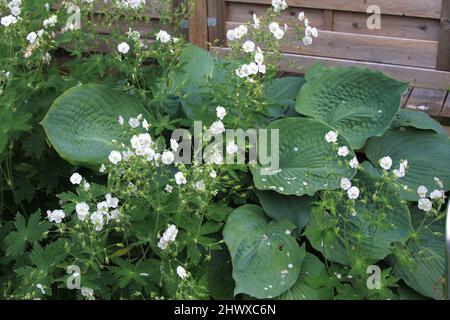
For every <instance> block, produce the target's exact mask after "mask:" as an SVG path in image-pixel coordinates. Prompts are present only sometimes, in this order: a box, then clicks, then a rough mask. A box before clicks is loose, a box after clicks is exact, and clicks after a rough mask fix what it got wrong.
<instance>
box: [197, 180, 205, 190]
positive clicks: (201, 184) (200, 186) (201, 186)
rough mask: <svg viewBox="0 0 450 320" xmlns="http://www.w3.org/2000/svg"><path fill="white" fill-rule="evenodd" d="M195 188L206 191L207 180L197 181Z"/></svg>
mask: <svg viewBox="0 0 450 320" xmlns="http://www.w3.org/2000/svg"><path fill="white" fill-rule="evenodd" d="M195 189H197V190H198V191H205V190H206V185H205V181H203V180H200V181H197V182H196V183H195Z"/></svg>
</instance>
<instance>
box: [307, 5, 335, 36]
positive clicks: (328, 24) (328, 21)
mask: <svg viewBox="0 0 450 320" xmlns="http://www.w3.org/2000/svg"><path fill="white" fill-rule="evenodd" d="M308 19H309V18H308ZM323 21H324V23H323V30H328V31H333V30H334V28H333V26H334V12H333V10H323Z"/></svg>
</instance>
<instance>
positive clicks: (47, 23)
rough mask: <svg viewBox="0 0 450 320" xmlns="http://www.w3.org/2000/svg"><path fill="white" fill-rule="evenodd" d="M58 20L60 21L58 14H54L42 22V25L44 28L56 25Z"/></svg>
mask: <svg viewBox="0 0 450 320" xmlns="http://www.w3.org/2000/svg"><path fill="white" fill-rule="evenodd" d="M57 22H58V17H57V16H56V15H52V16H51V17H50V18H48V19H45V20H44V22H43V23H42V25H43V26H44V28H47V27H54V26H55V25H56V23H57Z"/></svg>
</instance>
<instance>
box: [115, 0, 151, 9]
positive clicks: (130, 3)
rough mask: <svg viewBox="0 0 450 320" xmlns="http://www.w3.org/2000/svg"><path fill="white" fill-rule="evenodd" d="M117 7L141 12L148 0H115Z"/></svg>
mask: <svg viewBox="0 0 450 320" xmlns="http://www.w3.org/2000/svg"><path fill="white" fill-rule="evenodd" d="M115 3H116V6H117V7H118V8H122V9H133V10H139V9H141V8H143V7H144V6H145V4H146V0H115Z"/></svg>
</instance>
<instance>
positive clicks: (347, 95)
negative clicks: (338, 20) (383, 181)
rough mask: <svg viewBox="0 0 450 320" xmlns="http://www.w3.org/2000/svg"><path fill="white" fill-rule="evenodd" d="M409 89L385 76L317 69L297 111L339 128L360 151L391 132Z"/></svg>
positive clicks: (357, 70) (309, 78)
mask: <svg viewBox="0 0 450 320" xmlns="http://www.w3.org/2000/svg"><path fill="white" fill-rule="evenodd" d="M406 89H407V85H406V84H405V83H402V82H399V81H397V80H394V79H392V78H389V77H388V76H386V75H384V74H383V73H381V72H375V71H371V70H369V69H361V68H355V67H352V68H326V69H325V68H323V67H321V66H316V67H314V68H313V69H312V70H310V71H309V72H308V73H307V74H306V84H305V85H303V87H302V89H301V90H300V93H299V95H298V98H297V106H296V109H297V111H298V112H300V113H302V114H304V115H307V116H310V117H313V118H314V119H316V120H318V121H322V122H324V123H328V124H329V125H331V126H333V127H335V128H336V129H337V130H338V132H339V133H341V134H342V135H344V136H345V137H346V138H347V139H348V140H349V141H350V143H351V145H352V146H353V148H354V149H359V148H361V147H362V146H364V144H365V142H366V140H367V139H368V138H370V137H372V136H381V135H383V133H384V132H385V131H386V129H388V128H389V126H390V124H391V122H392V120H393V119H394V117H395V115H396V114H397V112H398V111H399V109H400V102H401V97H402V94H403V92H404V91H405V90H406Z"/></svg>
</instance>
